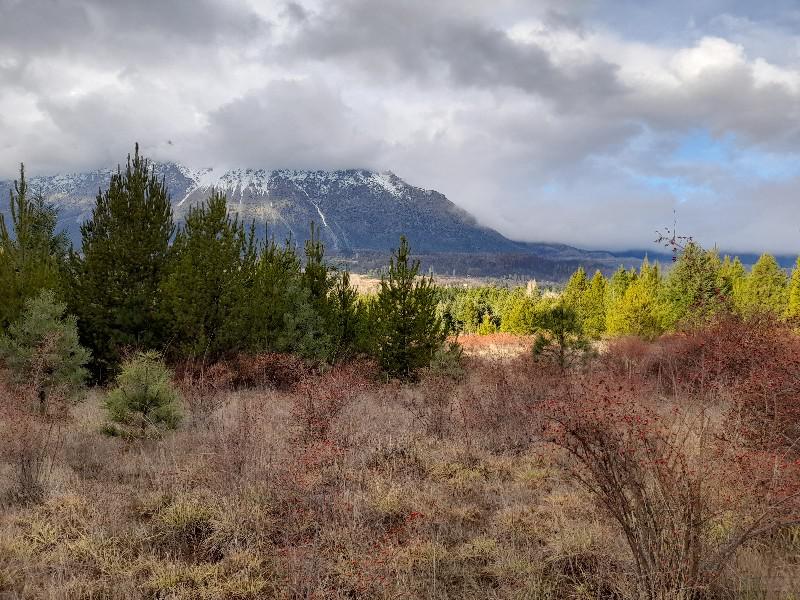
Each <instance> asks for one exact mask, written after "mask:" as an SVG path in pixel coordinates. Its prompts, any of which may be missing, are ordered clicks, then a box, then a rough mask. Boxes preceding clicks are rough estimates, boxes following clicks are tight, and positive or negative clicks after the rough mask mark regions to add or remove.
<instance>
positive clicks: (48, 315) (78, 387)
mask: <svg viewBox="0 0 800 600" xmlns="http://www.w3.org/2000/svg"><path fill="white" fill-rule="evenodd" d="M66 308H67V307H66V305H65V304H62V303H60V302H56V300H55V294H54V293H53V291H52V290H44V291H42V292H40V294H39V295H38V296H36V297H35V298H29V299H28V300H26V301H25V308H24V311H23V313H22V316H21V318H20V319H19V321H17V322H15V323H13V324H12V325H11V327H10V328H9V330H8V335H6V336H2V337H0V359H2V360H3V362H4V363H5V364H6V366H7V367H8V368H9V370H10V371H11V373H12V375H13V377H14V379H16V381H17V382H18V383H20V384H25V385H29V386H31V388H32V389H33V390H34V391H35V393H36V396H37V398H38V401H39V403H40V410H41V411H42V412H45V411H46V408H47V404H48V400H49V399H50V398H51V397H53V396H54V395H57V396H58V397H60V398H63V399H67V400H69V399H76V398H78V395H79V393H80V392H81V391H82V390H83V385H84V382H85V381H86V377H87V375H88V372H87V371H86V369H85V368H84V366H85V365H86V364H87V363H88V362H89V359H90V357H91V355H90V354H89V351H88V350H86V349H85V348H83V347H82V346H81V345H80V344H79V343H78V328H77V324H76V321H75V317H73V316H66V315H65V312H66Z"/></svg>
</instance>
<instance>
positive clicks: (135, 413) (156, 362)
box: [105, 350, 182, 437]
mask: <svg viewBox="0 0 800 600" xmlns="http://www.w3.org/2000/svg"><path fill="white" fill-rule="evenodd" d="M105 408H106V410H107V411H108V416H109V419H110V421H111V422H112V424H110V425H107V426H106V427H105V432H106V433H108V434H110V435H124V436H126V437H134V436H136V437H145V436H146V435H147V434H148V432H149V431H152V432H153V433H156V434H159V433H160V432H161V431H162V430H164V429H175V428H176V427H177V426H178V424H179V423H180V421H181V418H182V415H181V410H180V394H179V393H178V390H177V389H176V388H175V386H174V385H173V383H172V373H171V372H170V370H169V369H168V368H167V366H166V365H165V364H164V361H163V360H162V359H161V355H159V354H158V353H157V352H154V351H152V350H151V351H149V352H141V353H139V354H137V355H136V356H134V357H133V358H131V359H130V360H127V361H126V362H125V363H124V364H123V365H122V370H121V372H120V374H119V375H118V376H117V379H116V386H115V387H114V389H112V390H111V391H110V392H109V393H108V397H107V398H106V403H105ZM120 426H121V427H120Z"/></svg>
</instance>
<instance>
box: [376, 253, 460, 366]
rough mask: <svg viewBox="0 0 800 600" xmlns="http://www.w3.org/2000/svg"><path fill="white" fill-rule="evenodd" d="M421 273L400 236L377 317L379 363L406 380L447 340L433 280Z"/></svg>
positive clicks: (380, 296)
mask: <svg viewBox="0 0 800 600" xmlns="http://www.w3.org/2000/svg"><path fill="white" fill-rule="evenodd" d="M418 273H419V261H412V260H411V258H410V248H409V245H408V241H407V240H406V238H405V237H401V238H400V247H399V248H398V249H397V251H396V252H395V253H394V256H393V258H392V260H391V262H390V264H389V271H388V273H387V274H386V275H384V276H383V278H382V279H381V287H380V291H379V292H378V297H377V300H376V306H375V315H374V316H375V327H376V331H377V340H376V341H377V355H378V360H379V362H380V365H381V367H382V368H383V370H384V371H385V372H386V373H387V374H388V375H391V376H394V377H400V378H405V379H410V378H413V377H414V376H415V374H416V373H417V372H418V371H419V369H421V368H423V367H426V366H428V365H429V364H430V361H431V359H433V357H434V354H435V353H436V352H437V350H439V349H440V348H441V347H442V345H443V344H444V342H445V340H446V339H447V330H446V329H445V327H444V324H443V322H442V319H441V317H440V316H439V315H438V314H437V304H438V294H437V290H436V286H435V285H434V283H433V279H432V278H429V277H424V276H423V277H420V278H419V279H418V278H417V275H418Z"/></svg>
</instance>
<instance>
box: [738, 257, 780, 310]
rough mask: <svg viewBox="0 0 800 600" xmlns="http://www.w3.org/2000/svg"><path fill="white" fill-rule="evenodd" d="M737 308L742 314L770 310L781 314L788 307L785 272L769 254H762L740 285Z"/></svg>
mask: <svg viewBox="0 0 800 600" xmlns="http://www.w3.org/2000/svg"><path fill="white" fill-rule="evenodd" d="M739 289H740V292H739V294H738V295H737V298H736V303H737V308H738V309H739V310H740V311H741V312H742V314H745V315H749V314H753V313H757V312H771V313H773V314H774V315H778V316H783V315H785V314H786V311H787V308H788V286H787V280H786V273H785V272H784V270H783V269H782V268H781V267H780V265H779V264H778V261H777V260H775V257H773V256H772V255H770V254H762V255H761V257H760V258H759V259H758V261H757V262H756V264H755V265H753V269H752V270H751V271H750V274H749V275H748V276H747V277H746V278H745V280H744V282H743V284H742V285H741V286H740V288H739Z"/></svg>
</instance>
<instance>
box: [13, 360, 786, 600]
mask: <svg viewBox="0 0 800 600" xmlns="http://www.w3.org/2000/svg"><path fill="white" fill-rule="evenodd" d="M630 352H631V353H632V354H635V356H629V357H625V358H615V359H614V360H613V361H611V359H609V361H610V362H608V363H603V362H602V361H600V362H601V363H602V364H600V363H598V365H599V366H595V368H596V369H603V370H608V372H609V373H611V372H612V371H613V370H614V369H616V368H617V366H615V365H617V364H621V365H622V367H621V368H622V369H623V370H625V369H627V371H628V372H629V373H634V372H637V373H638V372H639V371H640V370H641V369H639V366H637V365H639V364H640V362H641V361H640V359H641V356H640V355H641V352H642V351H641V349H639V350H637V349H635V348H634V349H631V350H630ZM614 361H616V362H614ZM626 361H627V362H626ZM648 368H649V367H648ZM637 369H638V370H637ZM215 373H216V375H215V379H214V380H213V381H218V380H219V381H224V382H227V381H228V378H227V375H225V373H223V372H222V371H221V370H219V371H216V372H215ZM360 375H361V373H360V372H359V371H358V369H356V370H355V371H349V372H343V373H333V374H326V375H323V376H315V375H307V374H306V375H304V376H303V377H302V378H301V380H300V382H299V384H296V385H292V386H291V387H289V389H283V390H276V389H274V388H267V387H249V388H242V389H233V388H231V387H229V386H228V384H227V383H225V384H224V385H222V384H220V385H218V386H217V385H216V384H215V383H213V382H211V383H210V382H209V381H206V380H199V381H195V380H192V379H191V377H189V376H188V375H187V376H186V378H185V379H184V381H183V384H184V387H185V392H186V397H187V410H188V411H190V413H192V412H195V411H196V412H198V413H200V416H198V418H188V419H186V421H185V422H184V424H183V425H182V427H181V428H180V429H179V430H178V431H176V432H174V433H170V434H167V435H165V436H164V437H162V438H160V439H149V440H137V441H130V442H126V441H124V440H120V439H113V438H107V437H104V436H103V435H101V434H100V433H99V430H100V426H101V424H102V421H103V414H102V410H101V403H102V393H101V392H100V391H96V392H93V393H92V394H90V396H89V398H88V399H87V400H86V401H85V402H84V403H82V404H81V405H79V406H77V407H75V408H73V409H72V412H71V417H70V419H69V421H68V422H65V424H64V426H63V430H62V433H63V441H62V444H61V447H60V449H59V451H58V452H57V453H55V454H53V457H52V468H51V471H50V475H49V477H48V480H47V483H46V485H47V495H46V496H45V497H44V499H43V500H42V501H41V502H38V503H24V504H23V503H20V502H16V501H14V500H13V498H12V499H8V497H7V496H6V498H7V500H6V501H5V504H4V506H3V507H2V512H0V597H3V598H5V597H8V598H48V599H61V598H63V599H74V598H87V599H88V598H187V599H188V598H206V599H223V598H224V599H228V598H272V597H277V598H409V599H410V598H515V599H516V598H519V599H523V598H525V599H545V598H574V599H579V598H580V599H590V598H591V599H597V598H638V597H641V595H637V594H638V593H639V591H637V589H636V587H635V576H634V575H635V572H636V570H635V567H634V562H633V560H632V555H631V552H630V549H629V547H628V545H627V544H626V542H625V537H624V535H623V533H622V532H621V530H620V528H619V527H618V525H617V524H616V523H615V521H614V519H613V518H611V517H610V516H609V513H608V512H607V511H606V509H605V508H604V507H603V506H602V504H601V503H598V502H597V498H596V497H595V496H594V495H593V494H592V493H591V491H590V490H588V489H586V488H585V487H583V486H581V485H580V484H579V483H578V482H577V481H576V480H575V479H574V478H573V476H572V475H573V473H572V469H573V468H574V464H573V463H571V462H570V459H569V454H568V452H566V451H565V450H564V449H562V448H559V447H557V446H555V445H552V444H547V443H544V442H543V436H542V427H543V419H542V415H543V413H542V407H543V406H545V405H546V403H547V402H550V401H552V398H553V396H552V393H551V392H552V390H554V389H557V387H558V382H559V379H558V378H559V377H560V376H559V375H557V374H554V373H551V372H550V371H549V370H547V369H546V368H545V367H543V366H541V365H536V364H534V363H533V362H532V361H529V360H527V359H526V358H524V357H521V358H517V359H504V360H492V359H487V358H471V359H469V361H468V364H467V376H466V377H465V378H464V380H463V381H460V382H458V383H453V382H448V381H446V380H443V379H441V378H438V377H436V376H431V377H427V378H423V380H422V381H421V382H420V383H419V384H417V385H414V386H405V385H400V384H388V385H380V386H375V385H372V384H367V383H365V382H364V380H363V378H362V377H360ZM633 376H634V375H631V377H633ZM635 376H636V377H638V376H639V375H635ZM642 376H643V377H644V375H642ZM647 377H650V376H649V375H648V376H647ZM194 385H197V386H200V389H193V388H192V386H194ZM203 386H204V387H203ZM190 388H191V389H190ZM205 394H209V395H213V399H204V398H203V395H205ZM654 394H655V395H654V396H652V397H650V400H655V399H656V398H660V400H659V402H660V404H659V405H658V407H659V410H662V409H664V411H665V412H666V413H668V414H671V413H670V407H674V406H676V405H677V404H678V403H679V400H678V399H677V398H676V397H671V396H668V395H665V394H662V393H661V392H654ZM582 399H583V400H584V401H588V399H587V397H582ZM4 401H5V402H8V401H9V398H7V397H6V398H4ZM680 401H681V402H683V401H685V398H683V399H681V400H680ZM648 406H649V405H648ZM648 410H649V409H648ZM2 460H3V461H4V462H3V464H0V474H2V475H6V474H9V473H13V469H14V465H13V462H12V461H10V460H8V458H7V457H6V456H5V455H4V457H3V459H2ZM1 480H6V481H8V479H7V478H5V477H4V478H3V479H0V481H1ZM736 518H737V516H736V515H735V514H730V515H725V518H721V519H720V520H718V521H717V522H715V527H716V529H714V530H709V531H708V532H706V534H705V535H709V536H713V535H723V534H724V533H725V528H726V527H730V526H731V525H732V524H734V523H735V520H736ZM797 531H800V530H793V529H787V530H786V531H784V532H781V533H779V534H774V535H771V536H768V537H763V538H759V539H757V540H754V541H753V542H752V543H747V544H745V545H744V547H742V548H741V549H740V550H739V551H738V552H737V553H736V554H735V556H734V557H733V559H732V562H731V563H730V565H729V566H728V567H726V569H725V570H724V572H723V573H722V575H721V576H720V578H719V579H718V580H717V581H716V582H714V585H713V586H708V587H706V588H704V590H703V593H704V594H706V597H709V598H711V597H716V598H742V599H744V598H775V599H778V598H782V599H786V600H788V599H789V598H793V596H791V590H794V589H800V565H798V563H797V560H796V556H797V552H798V550H800V542H798V540H800V534H798V533H797Z"/></svg>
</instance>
